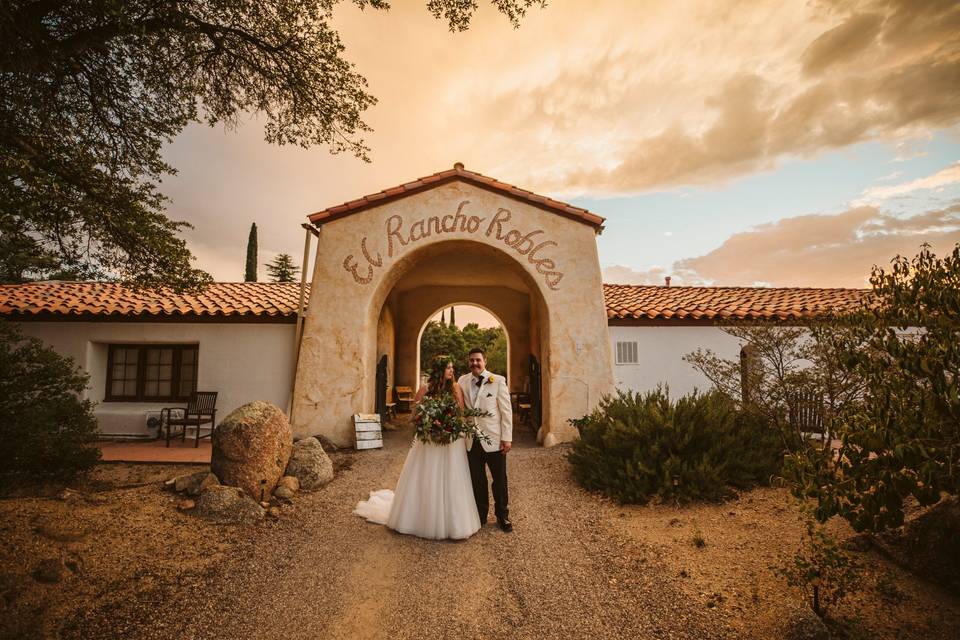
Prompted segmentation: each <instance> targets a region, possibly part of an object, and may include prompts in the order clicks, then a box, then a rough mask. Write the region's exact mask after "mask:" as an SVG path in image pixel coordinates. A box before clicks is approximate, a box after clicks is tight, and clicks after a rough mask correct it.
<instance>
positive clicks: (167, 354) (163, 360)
mask: <svg viewBox="0 0 960 640" xmlns="http://www.w3.org/2000/svg"><path fill="white" fill-rule="evenodd" d="M171 363H173V349H160V364H171Z"/></svg>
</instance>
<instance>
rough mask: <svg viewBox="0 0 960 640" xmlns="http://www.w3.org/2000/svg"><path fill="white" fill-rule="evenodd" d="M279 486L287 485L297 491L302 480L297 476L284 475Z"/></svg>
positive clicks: (291, 489)
mask: <svg viewBox="0 0 960 640" xmlns="http://www.w3.org/2000/svg"><path fill="white" fill-rule="evenodd" d="M277 486H281V487H286V488H288V489H290V491H293V492H294V493H296V492H297V491H300V480H298V479H297V478H296V476H283V477H282V478H280V482H278V483H277Z"/></svg>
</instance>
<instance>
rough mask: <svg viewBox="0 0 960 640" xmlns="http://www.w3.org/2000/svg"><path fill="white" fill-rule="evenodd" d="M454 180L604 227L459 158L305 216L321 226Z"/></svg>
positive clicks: (600, 220)
mask: <svg viewBox="0 0 960 640" xmlns="http://www.w3.org/2000/svg"><path fill="white" fill-rule="evenodd" d="M454 180H460V181H462V182H466V183H468V184H472V185H473V186H475V187H479V188H481V189H486V190H487V191H493V192H495V193H499V194H501V195H504V196H506V197H508V198H513V199H514V200H519V201H520V202H524V203H526V204H529V205H532V206H534V207H538V208H540V209H544V210H546V211H550V212H552V213H557V214H560V215H562V216H565V217H567V218H571V219H572V220H576V221H577V222H582V223H584V224H588V225H590V226H592V227H594V228H596V229H601V228H602V227H603V222H604V219H603V218H601V217H600V216H598V215H596V214H593V213H591V212H590V211H587V210H586V209H582V208H580V207H575V206H573V205H571V204H567V203H566V202H560V201H559V200H554V199H553V198H548V197H546V196H541V195H537V194H536V193H533V192H532V191H527V190H526V189H521V188H519V187H515V186H514V185H512V184H507V183H505V182H500V181H499V180H496V179H494V178H490V177H488V176H485V175H483V174H480V173H477V172H475V171H470V170H468V169H466V168H465V167H464V164H463V163H462V162H457V163H455V164H454V165H453V169H447V170H446V171H440V172H438V173H434V174H431V175H429V176H425V177H423V178H418V179H416V180H413V181H411V182H407V183H405V184H402V185H399V186H396V187H391V188H390V189H384V190H383V191H378V192H377V193H372V194H370V195H367V196H364V197H362V198H357V199H356V200H351V201H349V202H345V203H343V204H341V205H337V206H335V207H330V208H328V209H323V210H322V211H317V212H316V213H312V214H310V215H309V216H307V219H309V220H310V222H311V223H313V224H314V225H317V226H320V225H322V224H325V223H327V222H330V221H331V220H335V219H337V218H343V217H345V216H349V215H352V214H354V213H358V212H360V211H363V210H365V209H369V208H371V207H377V206H380V205H382V204H386V203H387V202H390V201H391V200H398V199H400V198H405V197H407V196H411V195H414V194H416V193H420V192H421V191H426V190H427V189H433V188H435V187H439V186H440V185H443V184H446V183H448V182H453V181H454Z"/></svg>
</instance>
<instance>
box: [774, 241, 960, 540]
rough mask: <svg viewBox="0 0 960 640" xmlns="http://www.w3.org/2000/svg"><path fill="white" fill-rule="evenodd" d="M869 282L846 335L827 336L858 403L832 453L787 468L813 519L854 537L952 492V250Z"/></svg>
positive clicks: (959, 318) (959, 436) (959, 273)
mask: <svg viewBox="0 0 960 640" xmlns="http://www.w3.org/2000/svg"><path fill="white" fill-rule="evenodd" d="M870 282H871V285H872V287H873V291H872V294H871V296H870V297H869V299H868V300H867V301H865V303H864V306H863V308H862V309H860V310H859V311H857V312H856V313H853V314H851V315H849V316H848V317H846V318H843V319H842V321H843V323H844V325H845V326H846V328H847V330H846V331H843V332H836V333H833V334H831V335H829V336H826V339H827V340H828V341H829V342H830V344H831V345H832V347H833V349H834V351H835V353H836V355H837V359H838V362H839V363H840V364H841V365H842V366H843V367H844V368H845V369H846V370H848V371H851V372H853V374H854V375H855V376H856V377H858V378H859V379H861V380H862V381H863V395H864V397H863V401H862V402H860V403H855V404H852V405H850V406H849V407H847V408H846V410H845V411H843V412H841V413H840V415H838V416H837V420H836V425H837V433H838V435H839V437H840V449H839V451H836V452H832V451H830V450H829V449H824V450H820V449H808V450H804V451H800V452H798V453H796V454H795V455H793V456H792V457H791V459H790V464H789V465H788V467H787V469H788V470H789V477H790V478H791V480H792V481H793V483H794V493H795V494H796V495H797V496H798V497H801V498H813V499H814V500H816V503H817V506H816V512H815V515H816V516H817V518H818V519H820V520H826V519H827V518H829V517H830V516H833V515H841V516H843V517H844V518H846V519H847V520H849V521H850V523H851V524H852V525H853V527H854V528H855V529H857V530H879V529H884V528H888V527H893V526H898V525H900V524H902V523H903V517H904V510H903V509H904V499H905V498H907V497H909V496H913V497H914V498H915V499H916V500H917V501H918V502H919V503H920V504H922V505H929V504H933V503H935V502H937V501H938V500H940V498H941V493H942V492H943V493H947V494H950V495H957V494H958V493H960V245H957V246H956V247H954V249H953V252H952V254H950V255H948V256H946V257H944V258H938V257H937V256H936V255H934V254H933V253H932V252H931V251H930V249H929V247H927V246H924V247H923V248H922V249H921V251H920V253H919V254H918V255H917V256H915V257H914V258H913V259H912V260H908V259H907V258H904V257H900V256H898V257H897V258H895V259H894V260H893V261H892V268H891V269H890V270H889V271H885V270H883V269H880V268H874V270H873V273H872V276H871V278H870ZM817 338H818V339H820V340H823V339H824V336H817Z"/></svg>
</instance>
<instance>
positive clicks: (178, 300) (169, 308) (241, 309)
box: [0, 281, 866, 321]
mask: <svg viewBox="0 0 960 640" xmlns="http://www.w3.org/2000/svg"><path fill="white" fill-rule="evenodd" d="M865 293H866V290H864V289H814V288H761V287H676V286H674V287H663V286H651V285H623V284H605V285H603V294H604V298H605V301H606V307H607V317H608V318H609V319H611V320H625V321H644V320H662V321H670V320H674V321H679V320H684V319H692V320H703V321H709V320H717V319H727V318H741V319H747V320H758V319H779V320H799V319H803V318H812V317H816V316H819V315H824V314H826V313H827V312H830V311H842V310H848V309H852V308H854V307H855V306H856V305H857V304H858V303H859V301H860V299H861V298H862V296H863V295H864V294H865ZM308 294H309V291H308ZM299 296H300V285H299V284H298V283H293V282H289V283H271V282H216V283H212V284H211V285H209V286H208V287H207V289H206V291H205V292H204V293H201V294H196V295H178V294H174V293H172V292H168V291H160V292H155V291H150V292H141V293H136V292H134V291H132V290H131V289H128V288H126V287H124V286H122V285H119V284H114V283H108V282H58V281H52V282H33V283H28V284H20V285H0V315H5V316H12V317H18V316H19V317H23V316H45V315H50V314H52V315H56V316H83V317H89V316H91V315H92V316H98V317H111V318H116V317H122V316H134V317H151V316H159V317H171V316H186V317H209V318H235V317H245V318H257V317H259V318H264V317H270V318H293V317H295V316H296V313H297V303H298V301H299Z"/></svg>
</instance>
